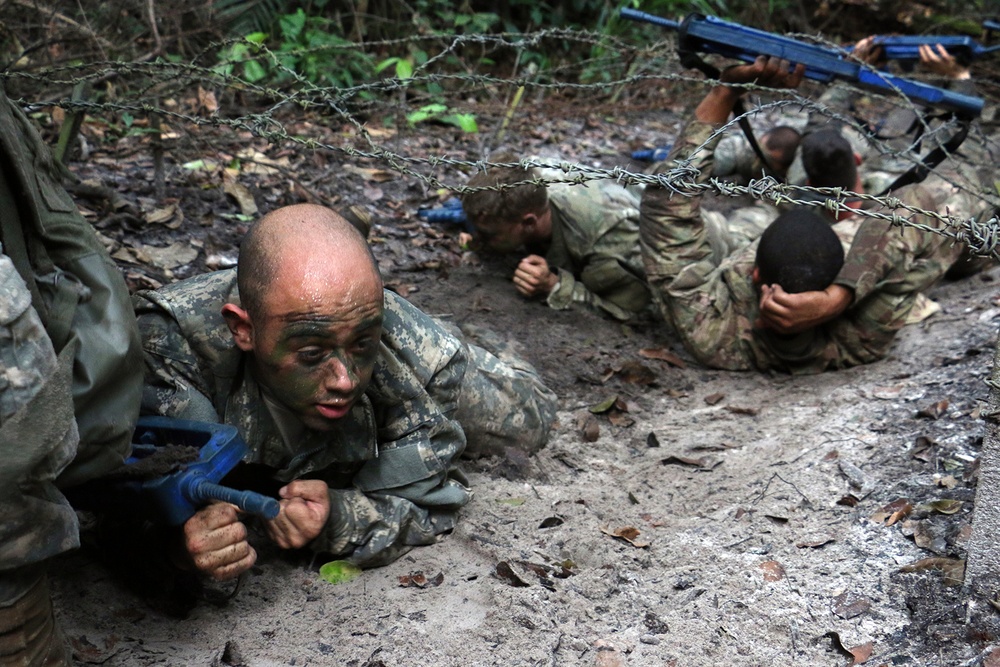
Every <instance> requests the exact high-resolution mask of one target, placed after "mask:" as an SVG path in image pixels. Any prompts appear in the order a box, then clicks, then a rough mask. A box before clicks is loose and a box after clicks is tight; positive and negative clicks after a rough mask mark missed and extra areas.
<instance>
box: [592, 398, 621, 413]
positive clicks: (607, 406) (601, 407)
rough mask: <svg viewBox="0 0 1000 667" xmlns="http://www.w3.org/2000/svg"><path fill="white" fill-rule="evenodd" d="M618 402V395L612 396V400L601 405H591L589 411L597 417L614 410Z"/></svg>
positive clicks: (604, 401) (607, 400)
mask: <svg viewBox="0 0 1000 667" xmlns="http://www.w3.org/2000/svg"><path fill="white" fill-rule="evenodd" d="M617 401H618V395H617V394H616V395H614V396H612V397H611V398H608V399H605V400H603V401H601V402H600V403H597V404H596V405H591V406H590V407H589V408H587V409H588V410H590V411H591V412H592V413H594V414H595V415H599V414H601V413H604V412H607V411H608V410H610V409H611V408H613V407H614V406H615V403H616V402H617Z"/></svg>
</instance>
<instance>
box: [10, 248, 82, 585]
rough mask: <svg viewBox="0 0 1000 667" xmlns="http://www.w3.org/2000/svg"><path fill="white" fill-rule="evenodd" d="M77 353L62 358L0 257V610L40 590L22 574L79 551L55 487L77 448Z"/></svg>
mask: <svg viewBox="0 0 1000 667" xmlns="http://www.w3.org/2000/svg"><path fill="white" fill-rule="evenodd" d="M74 352H75V345H68V346H67V348H66V349H65V350H64V351H63V354H61V355H60V356H59V357H56V354H55V352H54V350H53V348H52V344H51V342H50V340H49V337H48V335H47V334H46V333H45V329H44V328H42V324H41V321H40V320H39V318H38V315H37V313H36V312H35V310H34V308H33V307H32V305H31V295H30V293H29V292H28V288H27V286H26V285H25V283H24V281H23V280H22V279H21V276H20V275H19V274H18V273H17V271H16V270H15V268H14V265H13V264H12V263H11V261H10V259H9V258H7V257H6V256H5V255H0V604H3V603H4V602H5V601H10V600H11V599H13V598H15V597H17V596H18V595H20V594H23V593H24V592H25V590H26V588H27V587H29V586H30V585H32V584H33V582H32V581H27V580H25V578H24V577H22V576H20V575H19V574H17V571H18V570H19V569H21V568H23V567H24V566H27V565H30V564H33V563H38V562H41V561H43V560H45V559H47V558H49V557H51V556H55V555H56V554H58V553H61V552H63V551H66V550H68V549H71V548H74V547H76V546H77V545H78V539H79V537H78V524H77V518H76V514H75V513H74V512H73V509H72V508H71V507H70V506H69V503H68V502H67V501H66V499H65V497H64V496H63V495H62V494H61V493H60V492H59V491H58V490H57V489H56V487H55V484H54V480H55V478H56V476H57V475H58V474H59V472H60V471H62V470H63V469H64V468H65V467H66V465H67V464H68V463H69V462H70V461H71V460H72V459H73V456H74V455H75V453H76V447H77V444H78V436H77V429H76V422H75V421H74V418H73V397H72V394H71V392H70V382H71V373H72V360H73V354H74Z"/></svg>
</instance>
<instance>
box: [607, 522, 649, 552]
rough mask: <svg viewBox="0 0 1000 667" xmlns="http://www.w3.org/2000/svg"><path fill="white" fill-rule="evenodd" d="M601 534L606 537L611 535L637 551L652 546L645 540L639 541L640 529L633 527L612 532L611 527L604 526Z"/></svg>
mask: <svg viewBox="0 0 1000 667" xmlns="http://www.w3.org/2000/svg"><path fill="white" fill-rule="evenodd" d="M601 532H602V533H604V534H605V535H610V536H611V537H614V538H616V539H619V540H622V541H624V542H627V543H629V544H631V545H632V546H633V547H635V548H636V549H645V548H646V547H648V546H649V544H650V543H649V542H647V541H645V540H640V539H639V535H640V532H639V529H638V528H635V527H633V526H623V527H621V528H615V529H614V530H611V528H610V527H609V526H602V527H601Z"/></svg>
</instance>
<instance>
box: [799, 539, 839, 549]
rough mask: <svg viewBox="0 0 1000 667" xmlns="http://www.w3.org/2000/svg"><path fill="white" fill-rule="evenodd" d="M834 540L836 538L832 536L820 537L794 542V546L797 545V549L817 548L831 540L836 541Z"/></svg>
mask: <svg viewBox="0 0 1000 667" xmlns="http://www.w3.org/2000/svg"><path fill="white" fill-rule="evenodd" d="M836 541H837V540H835V539H833V538H832V537H821V538H820V539H818V540H810V541H808V542H806V541H802V542H796V543H795V546H797V547H798V548H799V549H818V548H820V547H822V546H825V545H827V544H830V543H831V542H836Z"/></svg>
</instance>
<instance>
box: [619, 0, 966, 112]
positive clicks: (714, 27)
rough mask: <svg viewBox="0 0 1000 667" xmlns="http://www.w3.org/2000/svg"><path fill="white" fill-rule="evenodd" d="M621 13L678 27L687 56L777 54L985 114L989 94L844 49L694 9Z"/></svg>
mask: <svg viewBox="0 0 1000 667" xmlns="http://www.w3.org/2000/svg"><path fill="white" fill-rule="evenodd" d="M621 16H622V18H626V19H630V20H633V21H644V22H646V23H652V24H654V25H658V26H660V27H663V28H667V29H670V30H676V31H677V33H678V39H677V43H678V51H679V52H680V53H681V55H682V62H683V57H684V56H686V55H688V54H696V53H717V54H719V55H723V56H726V57H728V58H734V59H736V60H742V61H743V62H748V63H752V62H754V61H755V60H756V59H757V57H758V56H761V55H764V56H776V57H778V58H784V59H786V60H788V61H789V62H791V63H801V64H802V65H805V68H806V71H805V76H806V78H808V79H812V80H813V81H819V82H823V83H828V82H830V81H833V80H834V79H841V80H845V81H849V82H852V83H856V84H859V85H861V86H864V87H866V88H872V89H876V90H880V91H883V92H887V93H892V92H900V93H902V94H903V95H905V96H906V97H908V98H909V99H910V100H912V101H914V102H918V103H920V104H924V105H927V106H931V107H937V108H941V109H946V110H948V111H952V112H954V113H955V114H956V115H958V116H961V117H963V118H967V119H968V118H975V117H977V116H979V115H980V114H981V113H982V110H983V100H982V99H980V98H978V97H973V96H971V95H963V94H961V93H956V92H954V91H950V90H945V89H943V88H937V87H935V86H931V85H929V84H926V83H921V82H918V81H912V80H910V79H904V78H902V77H898V76H893V75H890V74H886V73H884V72H879V71H876V70H873V69H871V68H870V67H867V66H865V65H864V64H862V63H860V62H857V61H856V60H851V59H848V58H847V57H845V56H846V53H845V52H843V51H841V50H839V49H832V48H828V47H824V46H819V45H816V44H808V43H806V42H800V41H798V40H794V39H791V38H789V37H782V36H780V35H775V34H772V33H769V32H766V31H764V30H757V29H754V28H748V27H746V26H743V25H740V24H738V23H731V22H729V21H723V20H722V19H720V18H717V17H714V16H703V15H701V14H688V15H687V17H685V18H684V20H683V21H681V22H679V23H678V22H677V21H671V20H670V19H665V18H662V17H660V16H656V15H654V14H648V13H646V12H640V11H637V10H634V9H629V8H627V7H626V8H624V9H622V10H621ZM685 64H687V63H685Z"/></svg>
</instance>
